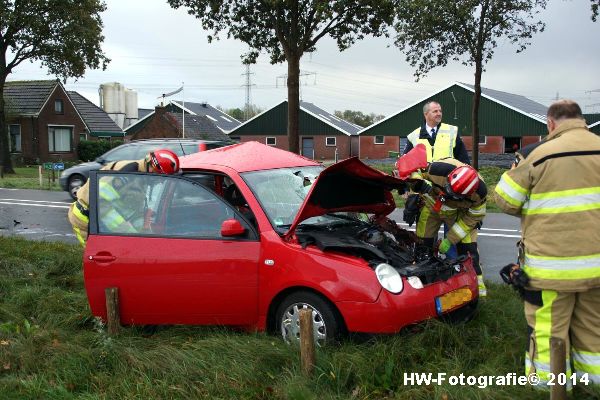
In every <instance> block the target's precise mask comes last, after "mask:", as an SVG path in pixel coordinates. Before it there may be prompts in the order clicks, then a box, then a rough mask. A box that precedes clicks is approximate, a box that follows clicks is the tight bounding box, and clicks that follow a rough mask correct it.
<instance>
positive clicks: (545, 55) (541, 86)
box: [9, 0, 600, 115]
mask: <svg viewBox="0 0 600 400" xmlns="http://www.w3.org/2000/svg"><path fill="white" fill-rule="evenodd" d="M105 1H106V4H107V10H106V11H105V12H104V13H103V14H102V20H103V22H104V35H105V40H104V43H103V46H102V47H103V50H104V52H105V53H106V55H107V56H108V57H109V58H110V59H111V60H112V61H111V62H110V64H109V66H108V68H107V69H106V70H105V71H101V70H88V71H87V72H86V74H85V76H84V77H83V78H80V79H78V80H74V79H69V80H67V83H66V85H65V86H66V88H67V89H68V90H76V91H78V92H79V93H81V94H82V95H84V96H85V97H87V98H88V99H89V100H91V101H92V102H94V103H95V104H99V97H98V87H99V85H100V84H102V83H107V82H120V83H122V84H123V85H125V87H127V88H129V89H134V90H136V91H137V93H138V106H139V107H140V108H154V107H155V106H156V105H157V104H158V103H159V102H160V100H159V99H158V97H160V96H161V94H162V93H167V92H170V91H173V90H175V89H177V88H179V87H180V86H182V84H183V86H184V88H185V90H184V92H183V93H182V94H180V95H177V97H173V99H181V97H179V96H183V98H184V100H185V101H193V102H204V101H206V102H208V103H210V104H211V105H213V106H221V107H224V108H234V107H240V108H243V106H244V104H245V99H246V91H245V87H244V83H245V76H244V75H243V74H244V73H245V72H246V69H245V66H243V65H242V64H241V61H240V55H241V54H243V53H244V52H245V51H246V50H247V47H246V46H245V45H244V44H243V43H241V42H238V41H235V40H233V39H227V38H226V35H225V34H222V35H221V40H219V41H213V43H208V41H207V39H206V34H207V32H206V31H203V30H202V27H201V25H200V22H199V20H197V19H195V18H194V17H193V16H190V15H188V14H187V12H186V10H185V9H172V8H171V7H170V6H169V5H168V4H167V2H166V0H105ZM590 15H591V11H590V2H589V0H549V4H548V6H547V8H546V10H544V11H542V13H540V19H542V20H543V21H545V22H546V30H545V31H544V32H542V33H538V34H537V35H536V36H534V37H533V39H532V45H531V46H529V47H528V48H527V49H526V50H525V51H524V52H523V53H520V54H516V53H515V47H514V46H512V45H510V44H509V43H508V42H503V41H500V43H499V46H498V48H497V49H496V52H495V55H494V58H493V59H492V60H491V61H490V62H489V63H488V64H486V71H485V72H484V75H483V78H482V86H483V87H487V88H490V89H496V90H502V91H506V92H511V93H515V94H520V95H523V96H526V97H528V98H530V99H531V100H534V101H537V102H539V103H542V104H545V105H549V104H550V103H551V102H552V101H553V100H554V99H556V98H557V97H559V98H570V99H573V100H575V101H577V102H578V103H579V104H580V105H581V106H582V109H583V112H584V113H600V21H598V22H596V23H594V22H592V21H591V19H590ZM301 71H302V72H303V73H306V75H305V76H303V77H301V97H302V100H304V101H308V102H312V103H314V104H316V105H318V106H319V107H321V108H323V109H325V110H327V111H329V112H332V113H333V112H334V111H335V110H346V109H350V110H358V111H362V112H365V113H376V114H383V115H390V114H392V113H395V112H397V111H399V110H401V109H403V108H405V107H408V106H410V105H412V104H415V103H417V102H419V101H421V100H422V99H424V98H426V97H428V96H430V95H432V94H433V93H435V92H437V91H439V90H441V89H443V88H445V87H447V86H449V85H450V84H452V83H453V82H455V81H458V82H464V83H469V84H473V82H474V67H466V66H463V65H462V64H460V63H459V62H449V64H448V66H446V67H443V68H440V67H438V68H436V69H434V70H432V71H431V72H430V73H429V74H428V75H427V76H426V77H425V78H422V79H421V80H420V81H419V82H415V79H414V76H413V73H414V69H413V68H412V67H411V66H410V65H409V64H408V63H406V62H405V56H404V55H403V54H402V53H401V52H400V50H399V49H398V48H396V47H395V46H394V45H393V39H392V38H384V37H380V38H372V37H369V38H366V39H364V40H363V41H361V42H358V43H356V44H355V45H354V46H353V47H351V48H350V49H348V50H345V51H343V52H340V51H339V50H338V49H337V46H336V44H335V42H334V41H333V40H331V39H329V38H323V39H321V40H320V41H319V42H318V43H317V51H316V52H314V53H312V54H306V55H305V56H304V57H303V58H302V60H301ZM250 72H251V73H252V75H250V77H251V84H252V86H251V102H252V103H253V104H254V105H256V106H258V107H260V108H261V109H267V108H270V107H272V106H274V105H276V104H278V103H280V102H281V101H282V100H285V99H286V97H287V90H286V88H285V79H284V78H283V75H284V74H285V73H286V72H287V66H286V65H285V64H278V65H271V64H270V63H269V59H268V56H266V55H261V56H260V57H259V59H258V63H257V64H256V65H253V66H251V67H250ZM50 78H53V77H52V76H49V75H47V71H46V70H45V69H44V68H40V66H39V63H23V64H21V65H20V66H18V67H17V69H16V70H15V71H14V72H13V73H12V74H11V75H10V76H9V80H24V79H50ZM442 106H443V105H442Z"/></svg>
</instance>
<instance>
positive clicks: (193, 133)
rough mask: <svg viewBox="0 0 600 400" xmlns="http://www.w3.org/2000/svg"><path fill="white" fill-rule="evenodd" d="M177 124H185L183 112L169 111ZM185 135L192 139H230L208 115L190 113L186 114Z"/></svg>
mask: <svg viewBox="0 0 600 400" xmlns="http://www.w3.org/2000/svg"><path fill="white" fill-rule="evenodd" d="M167 114H168V115H169V116H170V117H172V118H173V119H174V120H175V121H176V122H177V124H178V125H179V126H180V127H181V126H183V123H184V120H183V113H173V112H170V113H167ZM185 137H186V138H190V139H204V140H221V141H229V136H227V135H226V134H224V133H223V132H222V131H221V130H220V129H219V128H218V127H217V125H215V123H214V122H213V121H212V120H210V119H209V118H208V117H207V116H202V115H190V114H186V116H185Z"/></svg>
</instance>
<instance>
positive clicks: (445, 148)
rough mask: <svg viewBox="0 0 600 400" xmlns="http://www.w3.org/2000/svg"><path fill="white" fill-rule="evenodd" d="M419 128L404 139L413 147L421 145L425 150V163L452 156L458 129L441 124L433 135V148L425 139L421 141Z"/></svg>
mask: <svg viewBox="0 0 600 400" xmlns="http://www.w3.org/2000/svg"><path fill="white" fill-rule="evenodd" d="M420 135H421V128H420V127H419V128H417V129H415V130H414V131H412V132H411V133H410V134H409V135H408V136H407V137H406V138H407V139H408V141H409V142H410V143H411V144H412V145H413V147H414V146H416V145H417V144H419V143H421V144H424V145H425V148H426V149H427V162H432V161H437V160H440V159H442V158H448V157H453V156H454V146H456V137H457V135H458V128H457V127H456V126H454V125H448V124H441V125H440V127H439V128H438V130H437V133H436V135H435V142H434V144H433V147H432V146H431V144H430V143H429V140H427V139H421V138H419V136H420Z"/></svg>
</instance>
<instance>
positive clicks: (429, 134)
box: [402, 101, 471, 164]
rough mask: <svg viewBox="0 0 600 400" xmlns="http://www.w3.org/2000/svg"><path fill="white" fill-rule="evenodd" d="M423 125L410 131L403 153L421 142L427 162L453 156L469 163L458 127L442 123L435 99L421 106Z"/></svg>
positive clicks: (438, 106) (439, 109)
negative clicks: (425, 149) (424, 148)
mask: <svg viewBox="0 0 600 400" xmlns="http://www.w3.org/2000/svg"><path fill="white" fill-rule="evenodd" d="M423 116H424V117H425V121H424V122H423V125H421V126H420V127H418V128H417V129H415V130H414V131H412V132H411V133H410V134H409V135H408V136H407V139H408V142H407V143H406V147H405V148H404V151H403V152H402V153H403V154H406V153H408V152H409V151H410V150H412V149H413V147H415V146H416V145H417V144H419V143H422V144H424V145H425V147H426V148H427V162H432V161H437V160H441V159H442V158H448V157H451V158H454V159H456V160H458V161H460V162H462V163H464V164H471V160H470V159H469V153H468V152H467V149H466V147H465V144H464V143H463V141H462V139H461V138H460V135H459V134H458V127H456V126H454V125H448V124H443V123H442V106H440V103H438V102H436V101H430V102H427V103H425V105H424V106H423Z"/></svg>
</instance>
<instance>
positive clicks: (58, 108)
mask: <svg viewBox="0 0 600 400" xmlns="http://www.w3.org/2000/svg"><path fill="white" fill-rule="evenodd" d="M54 112H55V113H57V114H64V112H65V105H64V103H63V101H62V100H61V99H56V100H54Z"/></svg>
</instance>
